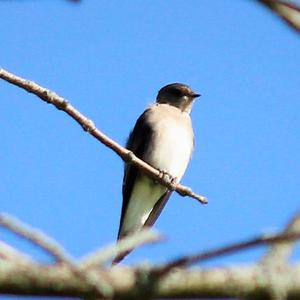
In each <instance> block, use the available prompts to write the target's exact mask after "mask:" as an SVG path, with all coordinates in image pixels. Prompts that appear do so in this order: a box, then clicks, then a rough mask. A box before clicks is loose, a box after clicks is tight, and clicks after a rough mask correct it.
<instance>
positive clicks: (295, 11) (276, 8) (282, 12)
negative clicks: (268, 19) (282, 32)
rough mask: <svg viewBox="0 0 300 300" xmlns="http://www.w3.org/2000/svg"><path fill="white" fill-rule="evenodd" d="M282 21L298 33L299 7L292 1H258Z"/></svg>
mask: <svg viewBox="0 0 300 300" xmlns="http://www.w3.org/2000/svg"><path fill="white" fill-rule="evenodd" d="M258 2H260V3H261V4H263V5H265V6H266V7H267V8H269V9H270V10H271V11H273V12H274V13H275V14H277V15H278V16H279V17H280V18H281V19H282V20H283V21H285V22H286V23H287V24H288V25H289V26H290V27H291V28H293V29H294V30H295V31H296V32H298V33H300V6H299V5H297V4H296V3H293V2H292V1H281V0H258Z"/></svg>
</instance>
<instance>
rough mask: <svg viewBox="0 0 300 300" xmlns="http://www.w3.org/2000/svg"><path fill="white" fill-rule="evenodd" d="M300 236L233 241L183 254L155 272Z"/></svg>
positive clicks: (278, 236) (295, 234)
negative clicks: (202, 250)
mask: <svg viewBox="0 0 300 300" xmlns="http://www.w3.org/2000/svg"><path fill="white" fill-rule="evenodd" d="M299 238H300V231H298V232H288V233H283V234H277V235H265V236H259V237H255V238H253V239H248V240H245V241H242V242H238V243H234V244H231V245H228V246H224V247H221V248H216V249H212V250H209V251H205V252H201V253H197V254H193V255H188V256H183V257H181V258H179V259H176V260H174V261H172V262H170V263H168V264H166V265H165V266H162V267H159V268H157V274H165V273H167V272H169V271H170V270H171V269H173V268H175V267H184V266H189V265H191V264H194V263H196V262H203V261H206V260H209V259H213V258H216V257H220V256H223V255H228V254H232V253H236V252H238V251H242V250H246V249H249V248H253V247H257V246H262V245H267V244H275V243H282V242H287V241H294V240H296V239H299Z"/></svg>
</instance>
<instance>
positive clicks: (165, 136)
mask: <svg viewBox="0 0 300 300" xmlns="http://www.w3.org/2000/svg"><path fill="white" fill-rule="evenodd" d="M199 96H200V94H197V93H195V92H194V91H193V90H192V89H191V87H189V86H188V85H186V84H183V83H172V84H168V85H166V86H164V87H162V88H161V89H160V90H159V92H158V94H157V97H156V102H155V103H154V104H152V105H150V106H149V107H148V108H147V109H146V110H145V111H144V112H143V113H142V114H141V116H140V117H139V118H138V119H137V121H136V124H135V126H134V128H133V130H132V131H131V133H130V135H129V138H128V140H127V144H126V148H127V149H128V150H130V151H132V152H133V153H134V154H135V155H136V156H137V157H138V158H140V159H142V160H144V161H145V162H147V163H148V164H150V165H151V166H152V167H154V168H156V169H158V170H159V171H161V172H162V173H163V174H168V175H170V176H171V178H172V180H174V181H176V182H179V181H180V180H181V178H182V176H183V175H184V173H185V170H186V168H187V166H188V163H189V161H190V159H191V156H192V152H193V149H194V131H193V126H192V120H191V117H190V113H191V110H192V106H193V103H194V100H195V99H196V98H197V97H199ZM171 193H172V191H170V190H169V189H168V188H166V187H165V186H162V185H161V184H159V183H158V182H157V181H155V180H154V179H152V178H150V177H148V176H147V175H146V174H144V173H143V172H142V171H141V170H139V169H138V168H137V167H135V166H133V165H131V164H127V163H125V168H124V177H123V186H122V194H123V203H122V210H121V218H120V225H119V231H118V236H117V241H120V240H121V239H123V238H124V237H126V236H128V235H130V234H133V233H135V232H137V231H139V230H141V229H142V228H143V227H151V226H152V225H153V224H154V223H155V222H156V220H157V218H158V217H159V215H160V213H161V211H162V210H163V208H164V206H165V205H166V203H167V201H168V199H169V198H170V196H171ZM132 250H133V249H131V250H129V251H126V252H123V253H121V254H119V255H117V256H116V257H115V258H114V260H113V262H112V264H113V265H115V264H117V263H119V262H120V261H121V260H122V259H123V258H124V257H125V256H127V255H128V254H129V253H130V252H131V251H132Z"/></svg>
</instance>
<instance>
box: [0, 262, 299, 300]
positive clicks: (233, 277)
mask: <svg viewBox="0 0 300 300" xmlns="http://www.w3.org/2000/svg"><path fill="white" fill-rule="evenodd" d="M145 272H146V273H147V270H145ZM93 274H94V278H95V281H97V282H103V281H108V282H109V283H110V284H111V286H112V289H113V291H114V293H113V295H112V298H113V299H145V298H143V296H144V295H145V294H146V293H148V292H149V293H151V294H152V295H153V298H164V299H176V298H179V299H183V298H189V299H201V298H202V299H203V298H204V299H207V298H222V299H223V298H230V299H232V298H238V299H241V298H247V299H269V297H268V296H269V295H270V288H271V285H270V282H269V281H268V280H265V277H264V272H263V270H262V269H261V268H260V267H258V266H235V267H231V268H210V269H208V270H203V269H194V270H176V271H174V272H171V273H170V274H168V275H167V276H165V277H163V278H161V279H160V280H158V281H156V283H155V284H154V285H153V284H152V285H151V282H150V281H149V282H147V279H145V280H146V281H144V284H141V283H140V282H141V281H142V280H143V279H142V278H141V277H140V276H141V274H142V270H141V269H135V268H128V267H127V268H126V267H120V266H117V267H114V268H111V269H99V270H98V271H94V270H93ZM276 280H277V282H279V283H281V285H284V286H283V287H284V288H285V289H286V291H287V295H288V296H289V300H298V299H300V265H295V266H289V265H287V266H284V267H282V268H281V269H280V270H277V271H276ZM0 293H2V294H14V295H39V296H41V295H44V296H46V295H48V296H69V297H79V298H91V299H94V298H95V296H98V297H99V294H98V293H97V292H96V291H95V289H94V288H93V287H92V286H90V285H89V284H88V283H87V282H86V281H84V280H83V279H82V278H80V277H78V276H76V275H75V274H74V273H72V272H70V270H69V269H68V268H66V267H65V266H63V265H52V266H41V265H33V266H31V267H24V268H21V269H20V268H18V267H17V266H14V265H11V264H8V263H4V264H2V265H1V272H0ZM143 293H144V294H143ZM93 297H94V298H93Z"/></svg>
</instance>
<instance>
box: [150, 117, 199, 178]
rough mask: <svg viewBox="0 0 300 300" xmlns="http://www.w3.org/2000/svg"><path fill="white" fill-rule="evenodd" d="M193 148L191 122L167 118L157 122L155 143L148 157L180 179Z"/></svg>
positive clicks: (151, 161)
mask: <svg viewBox="0 0 300 300" xmlns="http://www.w3.org/2000/svg"><path fill="white" fill-rule="evenodd" d="M185 121H186V120H185ZM188 121H189V120H188ZM192 150H193V131H192V127H191V125H190V122H180V120H177V119H175V118H169V119H168V118H165V119H162V120H159V122H156V124H155V127H154V136H153V143H152V145H151V146H150V147H149V153H148V155H146V157H147V158H148V159H147V160H148V162H149V163H150V164H151V165H152V166H154V167H156V168H158V169H160V170H163V171H166V172H168V173H169V174H170V175H172V176H174V177H177V179H178V180H180V179H181V177H182V176H183V174H184V172H185V170H186V168H187V165H188V163H189V160H190V157H191V153H192Z"/></svg>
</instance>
